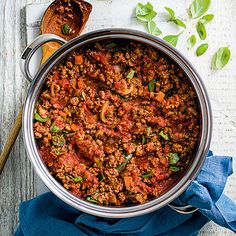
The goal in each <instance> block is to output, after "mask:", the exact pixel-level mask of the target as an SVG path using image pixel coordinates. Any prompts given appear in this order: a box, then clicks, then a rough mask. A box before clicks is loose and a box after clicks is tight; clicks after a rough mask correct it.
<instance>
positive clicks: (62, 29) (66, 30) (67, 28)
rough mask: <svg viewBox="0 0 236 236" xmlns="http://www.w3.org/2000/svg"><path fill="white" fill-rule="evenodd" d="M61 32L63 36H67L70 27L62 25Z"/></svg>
mask: <svg viewBox="0 0 236 236" xmlns="http://www.w3.org/2000/svg"><path fill="white" fill-rule="evenodd" d="M61 32H62V33H63V34H69V32H70V26H69V25H68V24H64V25H62V27H61Z"/></svg>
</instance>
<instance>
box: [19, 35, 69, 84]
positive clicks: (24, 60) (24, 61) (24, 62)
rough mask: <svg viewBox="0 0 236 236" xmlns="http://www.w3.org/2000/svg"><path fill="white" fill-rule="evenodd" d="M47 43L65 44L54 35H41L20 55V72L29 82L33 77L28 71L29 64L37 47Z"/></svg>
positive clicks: (63, 40) (64, 41)
mask: <svg viewBox="0 0 236 236" xmlns="http://www.w3.org/2000/svg"><path fill="white" fill-rule="evenodd" d="M48 42H57V43H59V44H61V45H63V44H65V43H66V42H67V41H66V40H65V39H63V38H61V37H59V36H57V35H54V34H42V35H40V36H38V37H37V38H36V39H35V40H34V41H33V42H32V43H31V44H30V45H29V46H27V47H26V49H25V50H24V52H23V53H22V55H21V71H22V73H23V75H24V76H25V78H26V79H27V80H28V81H29V82H32V81H33V76H32V75H31V74H30V71H29V63H30V60H31V58H32V56H33V55H34V53H35V52H36V51H37V49H38V48H39V47H41V46H42V45H43V44H45V43H48Z"/></svg>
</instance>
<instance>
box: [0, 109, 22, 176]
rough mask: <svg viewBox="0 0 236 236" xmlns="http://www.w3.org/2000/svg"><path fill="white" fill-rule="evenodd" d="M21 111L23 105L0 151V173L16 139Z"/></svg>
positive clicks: (20, 124)
mask: <svg viewBox="0 0 236 236" xmlns="http://www.w3.org/2000/svg"><path fill="white" fill-rule="evenodd" d="M22 111H23V107H22V108H21V109H20V112H19V114H18V115H17V117H16V120H15V123H14V125H13V127H12V129H11V131H10V133H9V135H8V137H7V142H6V144H5V145H4V147H3V150H2V153H1V155H0V174H1V173H2V171H3V168H4V166H5V163H6V161H7V158H8V156H9V153H10V152H11V149H12V147H13V145H14V143H15V141H16V138H17V136H18V133H19V131H20V129H21V126H22Z"/></svg>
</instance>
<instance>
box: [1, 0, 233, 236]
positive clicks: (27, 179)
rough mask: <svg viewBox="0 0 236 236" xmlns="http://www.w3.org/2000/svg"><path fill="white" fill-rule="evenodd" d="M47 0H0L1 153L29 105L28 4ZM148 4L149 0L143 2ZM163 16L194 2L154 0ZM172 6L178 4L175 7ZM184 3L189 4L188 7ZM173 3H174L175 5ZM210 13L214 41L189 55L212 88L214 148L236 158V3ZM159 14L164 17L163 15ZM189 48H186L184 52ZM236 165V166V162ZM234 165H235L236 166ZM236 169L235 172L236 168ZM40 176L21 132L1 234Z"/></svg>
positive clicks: (214, 231)
mask: <svg viewBox="0 0 236 236" xmlns="http://www.w3.org/2000/svg"><path fill="white" fill-rule="evenodd" d="M47 1H48V0H1V1H0V30H1V32H0V150H1V149H2V147H3V144H4V143H5V141H6V137H7V135H8V132H9V129H10V127H11V126H12V124H13V122H14V118H15V117H16V115H17V112H18V111H19V109H20V106H21V104H22V103H23V101H24V97H25V94H26V91H27V87H28V83H27V81H26V80H25V79H24V78H23V76H22V74H21V72H20V67H19V58H20V55H21V52H22V51H23V49H24V47H25V46H26V34H25V5H26V4H29V3H40V2H47ZM104 1H105V2H106V9H100V8H99V7H94V9H93V11H95V12H96V14H100V15H101V17H111V16H109V12H110V9H112V7H113V8H114V7H115V8H117V12H118V14H119V12H126V14H130V15H131V16H132V12H130V13H129V11H124V10H125V9H126V8H127V7H130V8H131V7H135V5H136V4H137V3H138V2H141V1H136V0H127V1H126V4H125V5H124V4H119V2H123V0H104ZM90 2H93V3H94V6H99V2H101V0H93V1H92V0H91V1H90ZM144 2H145V1H144ZM150 2H152V3H153V5H154V6H155V8H156V10H157V11H158V12H162V13H163V12H164V10H163V8H162V7H160V6H169V7H172V8H174V9H175V10H176V13H177V15H178V13H179V12H181V13H180V16H181V17H182V18H183V19H186V15H182V12H183V10H184V11H185V9H183V8H182V7H181V9H180V6H183V4H184V6H185V8H187V7H188V6H189V4H190V2H191V0H185V1H184V0H175V1H173V0H165V1H164V0H153V1H150ZM173 2H174V3H175V4H173ZM183 2H184V3H183ZM171 3H172V4H171ZM209 12H212V13H214V14H215V19H214V21H213V23H212V24H210V25H207V32H208V37H207V41H208V42H209V45H210V47H209V50H208V52H207V53H206V54H205V55H204V56H202V57H200V58H196V57H195V56H194V51H190V52H187V51H186V50H185V52H184V53H185V54H186V56H187V57H188V58H189V59H190V61H191V62H192V63H193V64H194V65H195V67H196V68H197V69H198V71H199V73H200V74H201V76H202V78H203V80H204V82H205V85H206V87H207V89H208V92H209V95H210V99H211V103H212V109H213V115H214V129H213V140H212V145H211V149H212V150H213V151H214V152H215V153H217V154H219V155H230V156H233V157H234V156H236V145H235V140H236V139H235V138H236V43H235V39H236V23H235V22H236V14H235V13H236V1H235V0H224V1H219V0H212V5H211V9H210V11H209ZM162 13H160V15H162ZM115 19H116V21H114V20H113V23H114V25H115V26H117V27H118V26H119V17H118V16H116V17H115ZM159 24H160V27H161V28H162V29H163V31H164V33H169V34H172V33H173V32H166V31H165V24H167V23H166V22H163V21H162V20H161V18H160V22H159ZM188 27H189V29H188V30H187V31H186V32H185V33H184V34H183V35H182V38H181V42H180V44H181V45H180V47H179V48H180V49H181V50H182V48H183V45H184V43H185V41H186V39H187V37H188V35H189V34H190V32H191V31H193V29H194V25H193V24H192V23H190V24H189V25H188ZM227 45H230V49H231V54H232V55H231V58H232V59H231V60H230V62H229V64H228V65H227V66H226V68H225V69H224V70H222V71H217V72H212V71H211V69H210V60H211V56H212V54H213V53H214V52H215V51H216V50H217V49H218V48H219V47H222V46H227ZM183 50H184V49H183ZM234 159H235V163H236V158H235V157H234ZM234 166H236V165H235V164H234ZM235 169H236V168H235ZM35 180H36V176H35V174H34V172H33V169H32V166H31V164H30V162H29V160H28V158H27V155H26V152H25V148H24V143H23V139H22V134H21V133H20V135H19V137H18V139H17V141H16V143H15V146H14V148H13V150H12V152H11V155H10V157H9V160H8V161H7V163H6V166H5V170H4V172H3V173H2V175H1V176H0V236H5V235H6V236H8V235H12V234H13V232H14V230H15V228H16V226H17V224H18V205H19V203H20V202H21V201H24V200H27V199H30V198H32V197H34V196H36V195H37V194H38V193H37V189H38V188H37V186H36V181H35ZM225 192H226V193H227V195H228V196H230V197H231V198H233V199H234V200H236V172H235V173H234V174H233V176H232V177H230V178H229V181H228V184H227V186H226V190H225ZM201 235H234V233H232V232H230V231H229V230H226V229H223V228H221V227H219V226H216V225H215V224H213V223H209V224H207V225H206V226H205V227H204V228H203V229H202V231H201Z"/></svg>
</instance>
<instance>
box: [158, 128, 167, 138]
mask: <svg viewBox="0 0 236 236" xmlns="http://www.w3.org/2000/svg"><path fill="white" fill-rule="evenodd" d="M159 135H160V136H161V137H162V138H164V139H165V140H169V137H168V135H167V134H165V133H164V132H163V130H162V131H161V132H160V133H159Z"/></svg>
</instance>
